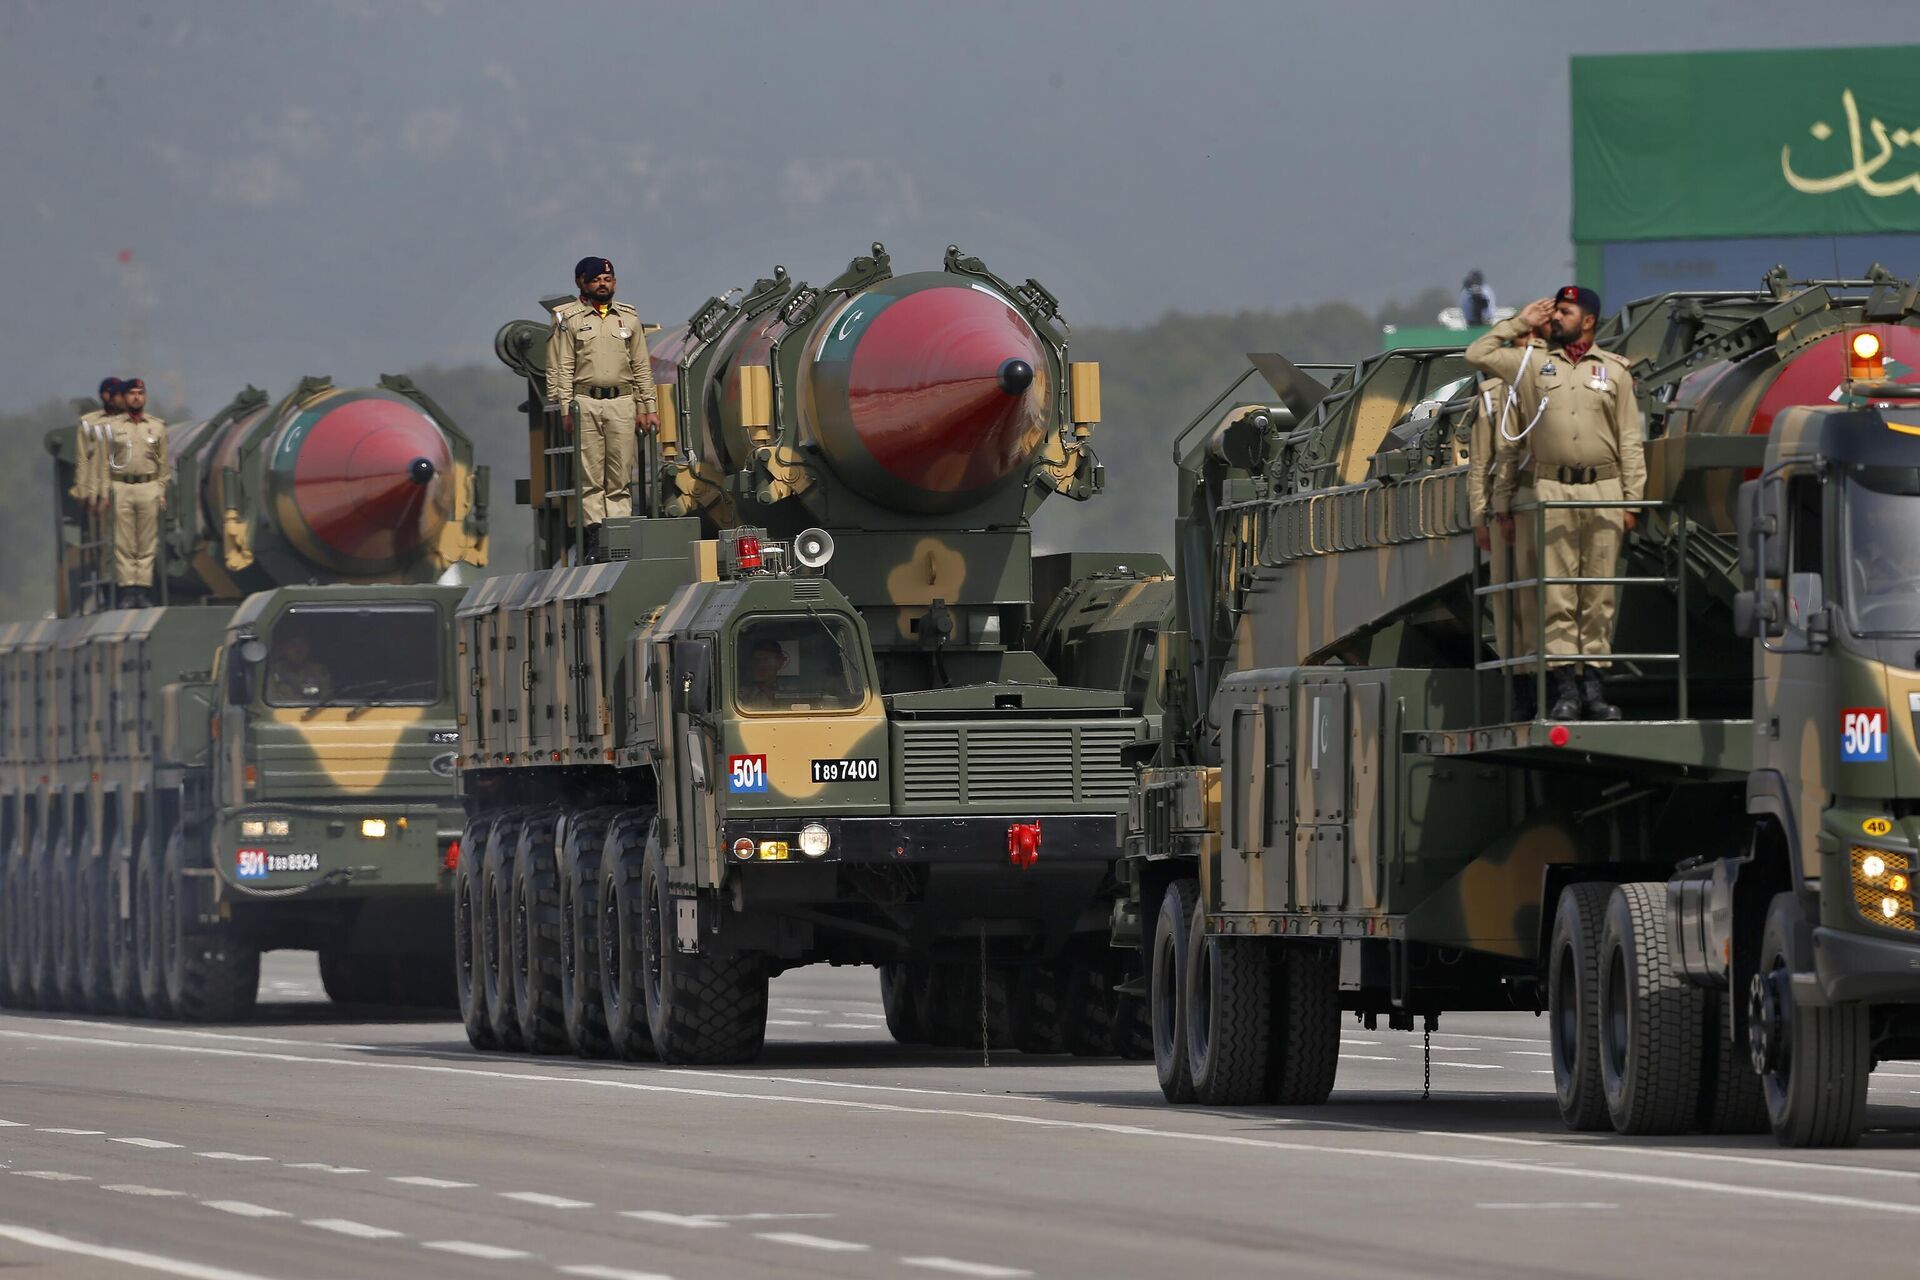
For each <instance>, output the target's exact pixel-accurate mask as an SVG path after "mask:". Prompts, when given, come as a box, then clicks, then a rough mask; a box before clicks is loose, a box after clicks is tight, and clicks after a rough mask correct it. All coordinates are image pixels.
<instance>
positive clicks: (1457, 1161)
mask: <svg viewBox="0 0 1920 1280" xmlns="http://www.w3.org/2000/svg"><path fill="white" fill-rule="evenodd" d="M0 1038H4V1039H12V1040H29V1041H35V1042H41V1043H54V1044H72V1045H87V1046H89V1047H93V1048H109V1049H129V1050H146V1051H149V1052H165V1053H178V1054H188V1055H199V1056H203V1057H223V1058H238V1059H246V1060H259V1061H265V1062H278V1063H282V1064H287V1063H297V1064H300V1065H303V1066H321V1067H334V1068H342V1069H349V1070H355V1071H394V1072H406V1073H412V1074H416V1075H428V1076H453V1077H457V1078H465V1079H482V1080H500V1081H508V1082H518V1083H521V1084H541V1085H570V1086H575V1087H584V1088H595V1089H618V1090H623V1091H626V1092H631V1093H651V1094H661V1095H665V1096H669V1097H694V1098H713V1099H720V1100H723V1101H728V1102H758V1103H765V1104H768V1105H778V1106H789V1107H817V1108H823V1109H826V1110H835V1111H859V1112H868V1113H871V1114H875V1115H893V1116H923V1117H927V1118H930V1119H938V1120H954V1119H959V1120H974V1121H979V1122H981V1123H985V1124H998V1125H1006V1126H1014V1127H1025V1128H1033V1129H1056V1130H1060V1131H1063V1132H1069V1133H1073V1132H1078V1133H1090V1134H1091V1133H1097V1134H1107V1135H1110V1136H1114V1137H1122V1138H1133V1139H1139V1140H1141V1141H1145V1142H1154V1143H1165V1142H1177V1143H1187V1144H1193V1145H1200V1146H1229V1147H1241V1148H1246V1149H1252V1150H1266V1151H1274V1152H1285V1153H1291V1154H1298V1155H1311V1156H1339V1157H1345V1158H1348V1159H1353V1160H1363V1161H1364V1160H1378V1161H1397V1162H1401V1163H1411V1164H1433V1165H1443V1166H1449V1167H1454V1168H1468V1169H1492V1170H1506V1171H1510V1172H1517V1173H1521V1174H1526V1175H1529V1176H1537V1175H1539V1174H1542V1173H1545V1174H1548V1175H1558V1176H1561V1177H1567V1178H1582V1179H1587V1180H1590V1181H1595V1182H1619V1183H1625V1184H1630V1185H1639V1186H1646V1187H1661V1188H1665V1189H1668V1190H1676V1191H1694V1192H1698V1193H1700V1194H1703V1195H1713V1196H1725V1197H1730V1198H1735V1199H1753V1200H1778V1201H1786V1202H1789V1203H1798V1204H1810V1205H1823V1206H1826V1207H1830V1208H1843V1209H1853V1210H1857V1211H1860V1212H1863V1213H1878V1214H1886V1215H1889V1216H1895V1217H1920V1203H1909V1202H1906V1201H1890V1200H1871V1199H1866V1198H1863V1197H1858V1196H1847V1195H1836V1194H1829V1193H1824V1192H1815V1191H1799V1190H1792V1189H1788V1188H1784V1187H1768V1186H1752V1185H1747V1184H1742V1183H1727V1182H1709V1181H1703V1180H1700V1179H1696V1178H1679V1177H1670V1176H1667V1175H1664V1174H1653V1173H1635V1172H1629V1171H1624V1170H1614V1169H1600V1168H1592V1167H1586V1166H1577V1165H1576V1166H1570V1167H1567V1168H1555V1167H1541V1166H1534V1165H1525V1164H1520V1163H1517V1162H1515V1161H1512V1160H1503V1159H1498V1158H1495V1157H1489V1156H1464V1155H1450V1154H1445V1153H1441V1152H1427V1151H1407V1150H1404V1149H1399V1148H1381V1147H1340V1146H1333V1145H1330V1144H1328V1143H1320V1142H1301V1141H1292V1140H1287V1139H1280V1138H1260V1137H1253V1136H1251V1135H1248V1134H1243V1133H1203V1132H1194V1131H1189V1130H1179V1129H1157V1128H1153V1127H1151V1126H1148V1125H1140V1124H1128V1123H1121V1122H1118V1121H1096V1120H1074V1119H1068V1118H1065V1117H1059V1116H1036V1115H1019V1114H1015V1113H1011V1112H1005V1111H984V1110H977V1111H976V1110H966V1109H963V1108H960V1107H931V1106H929V1107H915V1106H907V1105H906V1104H904V1103H898V1102H879V1101H869V1100H866V1099H858V1098H812V1097H805V1096H801V1095H795V1094H778V1093H750V1092H746V1091H744V1090H728V1089H713V1088H698V1087H695V1086H693V1085H668V1084H655V1083H651V1082H649V1081H647V1080H640V1079H634V1078H631V1076H629V1075H607V1076H597V1075H548V1074H542V1073H537V1072H527V1071H507V1070H503V1069H498V1068H483V1067H461V1066H452V1065H449V1064H444V1063H430V1062H385V1061H370V1060H367V1059H363V1058H326V1057H320V1056H318V1055H313V1054H289V1053H268V1052H265V1051H264V1050H256V1049H228V1048H218V1047H215V1046H212V1045H204V1044H167V1043H163V1042H158V1041H150V1040H116V1039H112V1038H109V1037H106V1036H74V1035H60V1034H55V1033H52V1032H41V1031H21V1030H14V1029H12V1028H0ZM1486 1038H1487V1039H1496V1040H1518V1039H1519V1037H1517V1036H1490V1037H1486ZM1536 1043H1537V1042H1536ZM652 1074H655V1075H659V1076H668V1075H705V1076H706V1077H707V1078H709V1079H711V1078H733V1079H744V1080H752V1081H755V1082H757V1083H769V1082H778V1081H781V1080H782V1079H783V1077H777V1076H752V1075H745V1074H741V1073H720V1072H711V1073H701V1072H690V1071H681V1070H679V1069H666V1070H660V1071H657V1072H654V1073H652ZM819 1083H825V1082H819ZM871 1087H873V1088H876V1089H885V1088H886V1087H885V1086H871ZM900 1092H914V1093H934V1092H937V1091H934V1090H905V1089H903V1090H900ZM958 1096H977V1095H958ZM998 1096H1000V1095H996V1097H998ZM1007 1096H1009V1097H1013V1098H1016V1099H1017V1100H1019V1101H1026V1102H1040V1101H1045V1099H1040V1098H1033V1097H1021V1096H1020V1095H1007ZM1261 1118H1263V1119H1266V1120H1269V1121H1271V1120H1272V1118H1273V1117H1271V1116H1263V1117H1261ZM1316 1123H1320V1122H1316ZM1340 1127H1342V1128H1349V1129H1354V1130H1360V1131H1366V1132H1377V1133H1389V1134H1399V1135H1403V1136H1404V1135H1414V1136H1423V1137H1435V1138H1442V1139H1449V1140H1455V1141H1477V1142H1490V1143H1499V1144H1507V1145H1516V1146H1527V1147H1555V1148H1560V1149H1564V1150H1568V1151H1579V1152H1582V1153H1591V1154H1593V1155H1596V1156H1602V1157H1606V1156H1613V1155H1624V1156H1628V1157H1632V1158H1637V1159H1648V1160H1652V1159H1661V1158H1673V1159H1687V1160H1708V1161H1724V1162H1727V1163H1732V1164H1742V1165H1746V1164H1751V1165H1757V1166H1771V1167H1777V1168H1780V1169H1785V1170H1791V1171H1794V1172H1799V1173H1814V1172H1823V1173H1833V1174H1839V1175H1841V1176H1845V1177H1885V1178H1898V1179H1903V1180H1909V1181H1911V1180H1913V1179H1920V1170H1916V1169H1882V1168H1873V1167H1869V1166H1865V1165H1848V1164H1834V1163H1831V1162H1828V1161H1821V1160H1784V1159H1769V1158H1766V1157H1761V1156H1733V1155H1725V1154H1722V1153H1719V1152H1710V1151H1678V1150H1675V1149H1673V1148H1669V1147H1646V1146H1625V1145H1616V1144H1611V1143H1595V1142H1591V1141H1586V1140H1581V1141H1568V1140H1562V1139H1547V1138H1513V1137H1506V1136H1500V1135H1493V1134H1462V1133H1445V1132H1434V1131H1429V1130H1417V1129H1405V1128H1396V1127H1393V1126H1388V1125H1357V1124H1345V1125H1341V1126H1340Z"/></svg>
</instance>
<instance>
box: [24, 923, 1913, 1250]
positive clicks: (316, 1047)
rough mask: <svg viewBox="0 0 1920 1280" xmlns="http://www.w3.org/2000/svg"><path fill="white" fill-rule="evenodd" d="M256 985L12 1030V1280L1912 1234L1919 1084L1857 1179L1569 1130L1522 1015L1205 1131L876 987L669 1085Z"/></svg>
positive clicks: (312, 986) (1481, 1020) (1148, 1084)
mask: <svg viewBox="0 0 1920 1280" xmlns="http://www.w3.org/2000/svg"><path fill="white" fill-rule="evenodd" d="M266 968H267V972H266V979H265V980H266V984H267V985H266V988H265V995H266V997H267V999H268V1003H266V1004H265V1005H263V1006H262V1008H261V1010H260V1013H259V1015H258V1016H257V1017H256V1018H255V1019H254V1020H253V1021H252V1022H251V1023H249V1024H248V1025H245V1026H231V1027H210V1028H185V1027H180V1026H174V1025H170V1024H161V1023H149V1022H141V1021H131V1020H129V1021H110V1020H80V1019H72V1018H61V1017H55V1016H35V1015H19V1014H7V1015H0V1273H4V1274H5V1275H7V1276H10V1277H12V1276H18V1277H21V1278H22V1280H27V1278H38V1277H50V1276H62V1277H68V1276H71V1277H95V1276H99V1277H123V1276H134V1275H140V1274H170V1275H176V1276H186V1277H198V1278H200V1280H224V1278H227V1277H236V1278H237V1277H274V1278H276V1280H281V1278H284V1280H309V1278H315V1277H354V1276H383V1277H390V1276H405V1277H415V1276H421V1277H439V1276H446V1277H455V1276H457V1277H461V1278H462V1280H472V1278H473V1277H486V1276H501V1277H517V1276H537V1277H554V1276H573V1277H580V1278H582V1280H625V1278H628V1277H644V1276H671V1277H676V1278H678V1280H705V1278H708V1277H794V1276H823V1277H828V1276H830V1277H840V1276H847V1277H868V1276H889V1277H914V1276H918V1277H922V1280H934V1278H937V1277H941V1276H948V1277H955V1276H958V1277H976V1278H985V1280H993V1278H994V1277H1008V1278H1011V1277H1023V1276H1028V1275H1032V1276H1053V1277H1065V1276H1100V1277H1132V1276H1140V1277H1164V1276H1178V1277H1182V1280H1197V1278H1198V1277H1204V1276H1213V1275H1226V1274H1236V1275H1244V1274H1271V1275H1288V1276H1322V1275H1324V1276H1381V1277H1388V1276H1391V1277H1403V1276H1416V1275H1417V1276H1463V1277H1472V1278H1473V1280H1492V1278H1495V1277H1505V1276H1516V1277H1517V1276H1539V1275H1565V1276H1636V1277H1637V1276H1663V1275H1725V1274H1739V1275H1742V1276H1767V1275H1782V1276H1788V1275H1791V1276H1795V1277H1798V1278H1800V1280H1804V1278H1805V1277H1806V1276H1808V1275H1818V1274H1822V1273H1824V1272H1825V1271H1827V1270H1830V1269H1832V1268H1833V1267H1835V1266H1836V1265H1838V1266H1841V1267H1845V1268H1847V1269H1849V1270H1851V1269H1852V1268H1854V1267H1855V1266H1861V1267H1866V1268H1869V1269H1870V1270H1871V1271H1873V1272H1875V1273H1884V1274H1897V1273H1899V1272H1901V1271H1903V1270H1905V1269H1906V1268H1908V1267H1909V1266H1910V1265H1911V1263H1910V1261H1909V1262H1902V1261H1900V1259H1902V1258H1907V1259H1910V1257H1911V1254H1912V1250H1911V1249H1910V1248H1909V1247H1908V1246H1906V1245H1902V1244H1899V1243H1898V1242H1899V1241H1900V1240H1903V1239H1906V1238H1907V1236H1908V1233H1909V1232H1911V1231H1912V1230H1913V1229H1914V1228H1915V1226H1916V1218H1920V1109H1917V1108H1916V1105H1915V1104H1916V1101H1917V1100H1920V1064H1892V1065H1890V1066H1888V1067H1886V1068H1883V1069H1882V1070H1881V1071H1879V1072H1877V1073H1876V1074H1875V1076H1874V1078H1873V1093H1872V1101H1873V1104H1874V1105H1873V1110H1872V1117H1871V1123H1872V1126H1873V1128H1872V1131H1871V1132H1870V1133H1869V1134H1868V1136H1867V1139H1866V1141H1865V1143H1864V1144H1863V1145H1862V1146H1861V1147H1860V1148H1859V1149H1858V1150H1854V1151H1844V1152H1815V1153H1811V1154H1790V1153H1783V1152H1781V1151H1779V1150H1777V1149H1776V1148H1775V1147H1774V1146H1773V1145H1772V1142H1771V1140H1770V1139H1766V1138H1755V1139H1738V1140H1712V1141H1705V1140H1698V1139H1693V1140H1666V1141H1648V1140H1633V1141H1627V1140H1621V1139H1617V1138H1614V1137H1612V1136H1589V1135H1580V1136H1575V1135H1570V1134H1568V1133H1566V1132H1565V1131H1563V1130H1562V1129H1561V1128H1560V1125H1559V1121H1558V1117H1557V1116H1556V1114H1555V1112H1554V1108H1553V1099H1552V1094H1551V1076H1550V1074H1549V1070H1548V1059H1547V1057H1546V1050H1545V1046H1544V1043H1543V1042H1542V1039H1541V1037H1542V1035H1543V1033H1544V1030H1545V1028H1544V1023H1543V1022H1542V1021H1541V1020H1537V1019H1534V1018H1531V1017H1527V1016H1524V1015H1467V1016H1455V1017H1449V1018H1448V1019H1446V1021H1445V1023H1444V1024H1443V1025H1444V1027H1445V1030H1444V1031H1442V1032H1441V1033H1438V1034H1436V1035H1435V1037H1434V1045H1433V1083H1434V1093H1433V1097H1432V1098H1431V1099H1430V1100H1427V1101H1422V1100H1421V1098H1420V1080H1421V1055H1420V1043H1419V1038H1418V1036H1416V1035H1411V1034H1401V1033H1392V1032H1384V1031H1383V1032H1371V1033H1369V1032H1364V1031H1361V1030H1358V1029H1355V1030H1353V1031H1351V1032H1350V1033H1349V1035H1348V1037H1347V1040H1346V1043H1345V1051H1344V1053H1343V1056H1342V1061H1341V1065H1340V1083H1339V1086H1338V1088H1337V1089H1336V1091H1335V1094H1334V1098H1333V1101H1332V1102H1331V1103H1330V1104H1329V1105H1327V1106H1324V1107H1320V1108H1313V1109H1297V1110H1286V1109H1277V1108H1253V1109H1245V1110H1234V1111H1207V1110H1202V1109H1197V1108H1194V1109H1173V1108H1169V1107H1167V1106H1165V1105H1164V1104H1163V1103H1162V1102H1161V1100H1160V1096H1159V1093H1158V1090H1157V1089H1156V1088H1155V1087H1154V1081H1153V1071H1152V1068H1151V1066H1150V1065H1142V1064H1138V1063H1120V1062H1112V1061H1084V1060H1075V1059H1071V1058H1038V1059H1034V1058H1023V1057H1020V1056H1019V1055H1008V1056H1006V1057H1004V1058H1002V1057H998V1056H996V1057H995V1058H994V1059H993V1061H992V1062H991V1063H990V1064H986V1065H983V1064H982V1063H981V1061H980V1055H979V1054H978V1053H977V1052H975V1053H964V1052H949V1051H926V1050H914V1049H903V1048H901V1047H899V1046H896V1045H895V1044H893V1042H892V1041H891V1040H890V1039H889V1038H888V1037H887V1035H886V1032H885V1029H884V1027H883V1025H882V1020H881V1014H880V1006H879V1002H878V996H877V991H876V983H875V979H874V976H873V974H872V972H871V971H869V970H839V971H836V970H805V971H802V972H799V973H796V974H791V975H788V976H787V977H785V978H782V979H780V980H778V981H777V982H776V984H775V987H774V998H773V1001H772V1006H773V1015H772V1017H773V1025H772V1027H771V1029H770V1035H771V1040H772V1043H770V1045H769V1047H768V1051H767V1054H766V1058H765V1060H764V1061H763V1062H761V1063H760V1064H758V1065H756V1066H753V1067H750V1068H742V1069H728V1070H684V1069H672V1068H663V1067H658V1066H647V1065H627V1064H617V1063H587V1062H580V1061H577V1060H574V1059H571V1058H538V1059H536V1058H528V1057H511V1056H500V1055H482V1054H476V1053H474V1052H472V1051H471V1050H469V1049H468V1047H467V1045H466V1041H465V1039H464V1038H463V1037H462V1035H461V1034H460V1029H459V1026H458V1025H457V1024H456V1023H454V1022H451V1021H435V1022H420V1021H411V1020H401V1019H387V1020H374V1021H369V1020H368V1018H367V1015H366V1013H365V1012H364V1011H353V1010H342V1009H336V1008H334V1007H333V1006H330V1005H328V1004H327V1003H325V1001H324V999H323V998H322V996H321V993H320V990H319V982H318V977H317V974H316V972H315V970H314V967H313V965H312V962H311V959H310V958H309V957H306V956H299V955H284V956H274V957H270V958H269V961H268V964H267V966H266ZM1879 1241H1886V1242H1889V1243H1888V1244H1887V1245H1886V1246H1885V1248H1884V1249H1876V1248H1874V1245H1875V1243H1876V1242H1879ZM1876 1256H1878V1257H1879V1258H1880V1259H1881V1261H1880V1262H1879V1263H1876V1262H1874V1258H1875V1257H1876Z"/></svg>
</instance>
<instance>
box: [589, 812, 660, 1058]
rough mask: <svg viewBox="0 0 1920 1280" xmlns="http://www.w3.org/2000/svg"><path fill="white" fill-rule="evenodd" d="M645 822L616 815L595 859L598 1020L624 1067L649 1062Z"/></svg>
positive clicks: (633, 816)
mask: <svg viewBox="0 0 1920 1280" xmlns="http://www.w3.org/2000/svg"><path fill="white" fill-rule="evenodd" d="M650 825H651V823H650V822H642V821H640V820H639V815H633V814H622V815H621V816H620V817H619V818H617V819H615V821H614V823H613V825H612V827H610V828H609V829H608V831H607V841H606V846H605V849H604V851H603V852H602V853H601V855H600V893H599V909H600V920H599V926H598V929H597V930H596V932H597V934H598V939H597V940H598V942H599V966H598V967H599V971H600V1009H601V1020H602V1021H604V1022H605V1023H606V1026H607V1041H608V1043H609V1044H610V1045H611V1046H612V1049H613V1052H614V1054H615V1055H616V1056H618V1057H621V1058H624V1059H626V1060H627V1061H628V1062H649V1061H651V1060H652V1059H653V1058H654V1049H653V1029H652V1026H651V1024H649V1023H648V1021H647V979H646V967H647V966H646V953H645V951H644V950H642V948H641V937H640V932H641V920H642V919H643V918H644V917H645V915H646V909H645V904H644V903H643V902H642V900H641V883H642V880H643V879H644V875H645V871H646V863H647V831H648V828H649V827H650Z"/></svg>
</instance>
